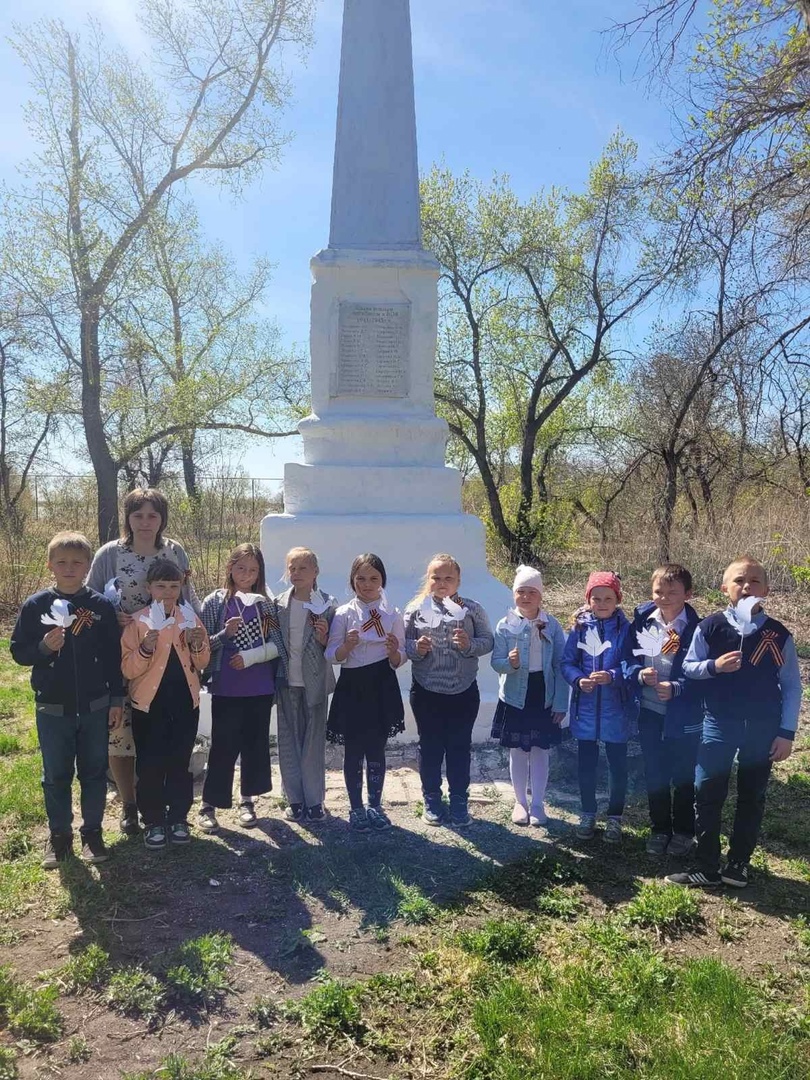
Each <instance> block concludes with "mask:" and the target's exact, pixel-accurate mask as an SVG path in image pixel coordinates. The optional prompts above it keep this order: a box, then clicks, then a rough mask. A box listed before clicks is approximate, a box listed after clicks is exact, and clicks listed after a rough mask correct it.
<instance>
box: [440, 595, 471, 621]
mask: <svg viewBox="0 0 810 1080" xmlns="http://www.w3.org/2000/svg"><path fill="white" fill-rule="evenodd" d="M442 604H443V605H444V610H445V611H446V612H447V614H446V615H445V619H446V620H447V621H448V622H449V621H453V622H463V621H464V619H465V618H466V616H467V615H469V614H470V612H469V609H468V608H465V607H464V605H463V604H457V603H456V602H455V600H451V599H450V597H449V596H445V598H444V600H442Z"/></svg>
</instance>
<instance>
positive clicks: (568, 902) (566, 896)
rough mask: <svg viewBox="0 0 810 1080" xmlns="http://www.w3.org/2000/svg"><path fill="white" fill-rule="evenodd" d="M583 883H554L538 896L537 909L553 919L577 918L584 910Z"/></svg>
mask: <svg viewBox="0 0 810 1080" xmlns="http://www.w3.org/2000/svg"><path fill="white" fill-rule="evenodd" d="M581 894H582V886H581V885H573V886H570V885H568V886H566V885H552V887H551V888H550V889H549V890H548V891H547V892H544V893H541V894H540V896H538V897H537V905H536V907H537V910H538V911H539V912H540V914H541V915H548V916H549V917H550V918H552V919H576V918H577V917H578V916H579V915H581V914H582V912H583V911H584V908H585V905H584V903H583V901H582V897H581Z"/></svg>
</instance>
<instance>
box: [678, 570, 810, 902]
mask: <svg viewBox="0 0 810 1080" xmlns="http://www.w3.org/2000/svg"><path fill="white" fill-rule="evenodd" d="M722 589H723V592H724V593H725V594H726V595H727V596H728V599H729V606H728V607H727V608H726V610H725V611H718V612H716V613H715V614H714V615H710V616H709V618H708V619H704V620H703V622H701V623H700V625H699V626H698V628H697V629H696V630H695V633H694V636H693V638H692V644H691V645H690V646H689V652H688V654H687V656H686V659H685V660H684V672H685V673H686V676H687V678H689V679H695V680H697V684H698V686H700V688H701V690H702V691H703V701H704V705H705V715H704V718H703V735H702V737H701V740H700V746H699V747H698V759H697V769H696V772H695V816H696V825H697V841H698V843H697V861H698V866H697V868H696V869H695V870H694V871H691V872H687V873H683V874H670V875H669V876H668V877H667V881H670V882H672V883H673V884H675V885H687V886H690V885H691V886H706V885H720V884H721V883H722V884H724V885H731V886H733V887H735V888H745V886H746V885H747V884H748V873H749V872H748V863H749V861H750V859H751V855H752V854H753V851H754V848H755V847H756V843H757V837H758V836H759V828H760V825H761V824H762V815H763V812H764V810H765V792H766V789H767V787H768V779H769V777H770V775H771V768H772V767H773V764H774V762H776V761H784V760H785V759H786V758H787V757H789V756H790V752H791V750H792V749H793V738H794V736H795V734H796V730H797V727H798V723H799V710H800V708H801V701H802V682H801V674H800V671H799V660H798V657H797V654H796V645H795V643H794V641H793V637H792V636H791V633H790V631H789V630H788V629H787V628H786V627H785V626H783V625H782V624H781V623H780V622H777V620H776V619H772V618H770V616H768V615H767V614H766V613H765V612H764V611H763V609H762V604H761V603H760V601H761V600H764V599H765V597H766V596H767V595H768V575H767V573H766V571H765V568H764V566H762V564H761V563H759V562H757V560H756V559H752V558H750V557H748V556H744V557H742V558H740V559H736V560H735V561H734V562H733V563H731V565H730V566H728V567H727V568H726V572H725V574H724V575H723V585H722ZM735 758H736V759H737V805H736V807H735V810H734V825H733V827H732V830H731V845H730V847H729V851H728V861H727V862H726V865H725V866H724V867H723V868H722V870H721V869H720V828H721V819H722V814H723V803H724V802H725V801H726V796H727V795H728V783H729V778H730V776H731V771H732V768H733V766H734V760H735Z"/></svg>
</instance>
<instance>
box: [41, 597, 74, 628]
mask: <svg viewBox="0 0 810 1080" xmlns="http://www.w3.org/2000/svg"><path fill="white" fill-rule="evenodd" d="M39 618H40V622H43V623H44V624H45V625H46V626H63V627H65V628H67V627H68V626H70V624H71V623H74V622H75V621H76V616H75V615H71V613H70V604H69V603H68V601H67V600H63V599H62V598H61V597H58V598H57V599H56V600H54V602H53V603H52V604H51V613H50V615H40V617H39Z"/></svg>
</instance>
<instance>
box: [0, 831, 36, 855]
mask: <svg viewBox="0 0 810 1080" xmlns="http://www.w3.org/2000/svg"><path fill="white" fill-rule="evenodd" d="M33 850H34V845H33V842H32V840H31V836H30V834H29V833H28V832H27V831H26V830H24V829H11V830H10V831H9V832H8V833H7V834H6V835H5V837H4V838H3V842H2V844H1V845H0V858H2V860H3V862H14V861H15V860H16V859H23V858H25V856H26V855H30V854H31V852H32V851H33Z"/></svg>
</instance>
